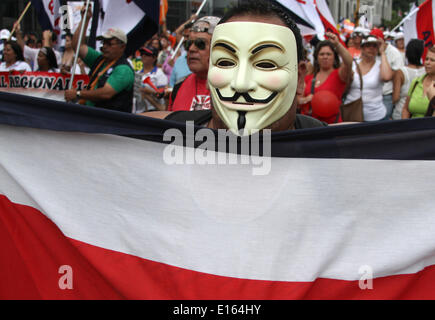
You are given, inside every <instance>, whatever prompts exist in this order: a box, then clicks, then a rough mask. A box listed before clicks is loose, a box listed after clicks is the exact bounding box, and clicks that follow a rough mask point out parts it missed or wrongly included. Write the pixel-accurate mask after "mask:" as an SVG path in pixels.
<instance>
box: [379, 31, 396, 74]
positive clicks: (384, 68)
mask: <svg viewBox="0 0 435 320" xmlns="http://www.w3.org/2000/svg"><path fill="white" fill-rule="evenodd" d="M378 41H379V51H380V54H381V80H382V81H384V82H387V81H390V80H392V79H393V75H394V72H393V69H391V66H390V63H389V62H388V60H387V55H386V54H385V49H386V48H387V44H386V43H385V41H384V40H382V39H378Z"/></svg>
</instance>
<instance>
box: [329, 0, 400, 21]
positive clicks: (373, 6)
mask: <svg viewBox="0 0 435 320" xmlns="http://www.w3.org/2000/svg"><path fill="white" fill-rule="evenodd" d="M328 3H329V9H330V10H331V14H332V16H333V17H334V20H335V21H336V22H339V21H340V20H341V19H350V20H352V21H354V18H355V11H356V10H357V0H328ZM392 8H393V0H360V10H359V11H360V13H362V12H365V13H366V17H367V19H368V21H369V22H371V24H372V26H380V25H381V24H382V19H384V20H391V16H392Z"/></svg>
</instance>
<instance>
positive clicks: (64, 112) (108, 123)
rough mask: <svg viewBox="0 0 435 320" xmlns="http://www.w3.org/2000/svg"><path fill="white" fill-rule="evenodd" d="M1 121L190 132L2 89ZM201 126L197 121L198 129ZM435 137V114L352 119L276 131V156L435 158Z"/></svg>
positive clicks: (120, 131)
mask: <svg viewBox="0 0 435 320" xmlns="http://www.w3.org/2000/svg"><path fill="white" fill-rule="evenodd" d="M0 124H7V125H14V126H20V127H31V128H40V129H48V130H55V131H70V132H85V133H104V134H115V135H122V136H130V137H134V138H139V139H144V140H150V141H157V142H163V134H164V132H165V131H166V130H168V129H170V128H176V129H179V130H180V131H181V132H183V133H185V126H184V124H181V123H177V122H173V121H167V120H160V119H153V118H148V117H143V116H139V115H134V114H129V113H123V112H117V111H111V110H106V109H100V108H93V107H87V106H81V105H77V104H72V103H64V102H58V101H52V100H47V99H41V98H35V97H29V96H22V95H16V94H11V93H5V92H0ZM199 129H202V128H201V127H195V132H196V131H197V130H199ZM216 139H218V136H217V135H216ZM260 140H261V139H260ZM434 140H435V117H430V118H421V119H409V120H398V121H385V122H375V123H361V124H350V125H341V126H332V127H323V128H314V129H303V130H294V131H285V132H277V133H273V134H272V156H274V157H283V158H286V157H291V158H324V159H326V158H346V159H385V160H435V146H434V143H433V141H434ZM216 141H217V140H216ZM202 143H203V141H201V142H199V141H198V142H197V144H198V145H201V144H202ZM215 145H216V147H218V144H217V143H216V144H215ZM239 149H240V148H239ZM261 150H263V149H262V146H260V151H261Z"/></svg>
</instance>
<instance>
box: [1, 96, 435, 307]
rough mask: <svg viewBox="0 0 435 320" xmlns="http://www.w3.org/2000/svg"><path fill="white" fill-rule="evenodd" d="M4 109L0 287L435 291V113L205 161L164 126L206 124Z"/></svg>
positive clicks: (225, 295)
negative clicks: (263, 153) (267, 154)
mask: <svg viewBox="0 0 435 320" xmlns="http://www.w3.org/2000/svg"><path fill="white" fill-rule="evenodd" d="M0 113H1V117H0V123H1V124H0V243H1V246H2V249H1V250H0V299H121V298H127V299H434V298H435V291H434V290H433V283H434V281H435V267H434V266H435V233H434V232H433V230H434V228H435V214H434V208H435V200H434V198H433V197H432V196H431V193H432V190H433V189H434V181H435V161H434V160H435V147H434V144H433V141H434V139H435V118H423V119H417V120H404V121H396V122H380V123H373V124H372V123H364V124H357V125H343V126H335V127H330V128H317V129H306V130H297V131H290V132H281V133H276V134H272V136H271V154H272V158H262V157H248V159H246V158H245V159H244V160H245V162H242V161H235V162H233V163H231V162H229V161H227V162H226V163H225V161H222V162H219V163H220V164H213V160H214V159H216V158H218V159H221V160H222V159H223V160H227V156H228V157H230V154H227V153H225V152H215V151H214V150H213V148H212V147H210V149H209V150H208V151H207V152H206V151H205V150H203V149H201V146H198V147H199V148H191V147H178V148H177V147H175V146H173V145H172V144H168V143H171V142H172V139H171V138H170V139H169V140H168V139H165V138H164V134H165V133H166V134H168V131H166V130H167V129H169V128H172V130H171V135H172V134H174V133H176V132H184V131H186V130H187V134H185V135H184V137H183V138H185V139H187V143H188V138H189V136H190V137H191V138H192V137H193V135H195V136H196V138H197V141H198V142H199V141H200V142H201V143H202V142H203V141H204V139H205V138H207V137H210V135H211V136H212V138H210V139H212V140H213V141H214V140H215V139H214V138H213V136H215V134H218V133H217V132H215V131H212V130H209V129H200V128H191V129H192V130H191V131H190V129H189V128H187V129H186V128H185V127H184V126H182V125H181V124H178V123H175V122H171V121H163V120H156V119H150V118H146V117H141V116H137V115H132V114H125V113H118V112H115V111H110V110H102V109H101V110H100V109H96V108H89V107H85V106H80V105H74V104H67V103H61V102H55V101H47V100H43V99H39V98H31V97H25V96H18V95H13V94H8V93H0ZM174 136H175V135H174ZM166 137H168V136H166ZM164 140H165V141H164ZM218 140H219V139H216V141H218ZM162 142H165V143H162ZM218 149H219V148H218V147H217V146H216V150H218ZM178 152H181V153H182V156H181V157H178V156H175V158H176V159H175V158H174V159H175V160H176V161H173V162H171V161H167V160H168V158H170V159H172V157H174V155H175V154H176V153H178ZM203 156H205V157H206V158H207V160H210V161H206V162H203V163H202V164H199V163H197V164H193V163H194V162H192V164H189V158H191V157H192V159H197V160H199V159H200V158H201V159H204V158H203ZM174 159H173V160H174ZM192 159H190V160H192ZM236 160H240V159H239V158H238V159H236ZM246 160H248V161H246ZM260 160H262V161H264V163H265V162H267V161H268V160H270V163H269V164H270V166H269V167H268V168H269V170H266V173H267V172H268V174H265V175H253V169H256V168H257V169H258V167H259V165H260V163H261V161H260ZM183 163H184V164H183Z"/></svg>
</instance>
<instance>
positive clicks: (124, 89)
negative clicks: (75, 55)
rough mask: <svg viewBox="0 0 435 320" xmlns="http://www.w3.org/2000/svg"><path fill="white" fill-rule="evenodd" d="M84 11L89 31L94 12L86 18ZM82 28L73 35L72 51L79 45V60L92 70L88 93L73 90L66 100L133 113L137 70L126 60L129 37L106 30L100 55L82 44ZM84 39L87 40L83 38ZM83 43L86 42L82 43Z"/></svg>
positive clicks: (89, 13)
mask: <svg viewBox="0 0 435 320" xmlns="http://www.w3.org/2000/svg"><path fill="white" fill-rule="evenodd" d="M84 11H85V10H84V9H82V19H85V29H84V30H87V28H88V25H89V21H90V19H91V18H92V10H90V8H89V10H88V14H87V16H86V17H83V16H84ZM79 36H80V28H77V30H76V32H75V33H74V35H73V41H72V42H73V43H72V45H73V48H74V51H75V50H76V48H77V46H80V49H79V57H80V58H81V59H82V60H83V62H84V63H85V64H86V65H87V66H88V67H89V68H90V69H91V70H90V71H89V78H90V82H89V85H88V87H87V88H86V90H82V91H78V90H77V89H70V90H66V91H65V100H66V101H77V100H79V102H80V103H81V104H85V105H87V106H92V107H98V108H104V109H110V110H115V111H120V112H129V113H131V112H132V111H133V87H134V79H135V76H134V71H133V68H132V67H131V65H130V63H129V62H128V60H127V57H125V55H124V53H125V49H126V45H127V36H126V34H125V32H123V31H122V30H120V29H117V28H111V29H109V30H107V31H106V32H105V33H104V34H103V35H102V36H99V37H97V40H100V41H102V42H103V46H102V48H101V52H98V51H96V50H95V49H93V48H91V47H89V46H87V45H86V44H84V43H81V44H79V43H78V41H79ZM83 40H84V39H83ZM83 42H84V41H83Z"/></svg>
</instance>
